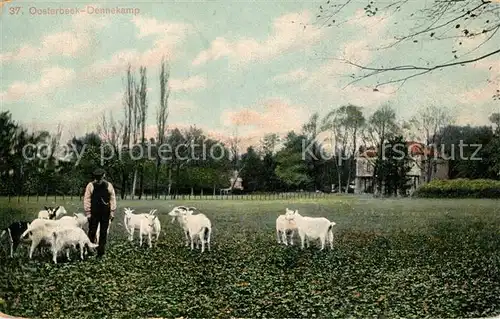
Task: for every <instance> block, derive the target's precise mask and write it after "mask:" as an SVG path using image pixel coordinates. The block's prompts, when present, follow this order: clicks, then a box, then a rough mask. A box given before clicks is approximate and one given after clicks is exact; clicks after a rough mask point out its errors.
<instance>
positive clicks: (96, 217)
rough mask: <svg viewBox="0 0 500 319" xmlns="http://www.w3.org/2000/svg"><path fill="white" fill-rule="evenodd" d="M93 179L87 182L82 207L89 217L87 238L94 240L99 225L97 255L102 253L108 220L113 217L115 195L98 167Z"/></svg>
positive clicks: (100, 255) (99, 255)
mask: <svg viewBox="0 0 500 319" xmlns="http://www.w3.org/2000/svg"><path fill="white" fill-rule="evenodd" d="M93 175H94V181H92V182H90V183H88V184H87V187H86V189H85V195H84V197H83V209H84V210H85V215H86V216H87V217H88V219H89V234H88V235H89V239H90V241H91V242H93V243H95V242H96V233H97V226H99V225H100V228H101V229H100V232H99V247H97V257H102V256H103V255H104V247H105V246H106V239H107V235H108V227H109V222H110V221H112V220H113V219H114V217H115V211H116V196H115V190H114V188H113V185H111V183H110V182H108V181H106V180H104V177H105V175H106V172H105V171H104V170H103V169H101V168H98V169H96V170H95V171H94V174H93Z"/></svg>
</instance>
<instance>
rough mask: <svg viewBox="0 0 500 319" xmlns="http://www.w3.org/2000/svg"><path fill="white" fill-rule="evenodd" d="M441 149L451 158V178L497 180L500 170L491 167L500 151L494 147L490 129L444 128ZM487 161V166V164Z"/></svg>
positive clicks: (472, 127)
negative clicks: (489, 161) (489, 160)
mask: <svg viewBox="0 0 500 319" xmlns="http://www.w3.org/2000/svg"><path fill="white" fill-rule="evenodd" d="M438 134H439V139H440V144H439V148H438V150H439V151H440V152H444V153H445V154H446V157H447V158H449V159H450V162H449V163H450V171H449V175H450V178H469V179H477V178H487V179H492V178H497V177H498V172H499V170H492V168H493V167H495V165H494V163H492V164H493V165H488V164H489V163H487V161H488V159H491V160H494V158H495V157H496V156H498V155H496V154H498V153H499V149H498V148H495V146H494V145H495V143H498V142H496V141H495V134H494V132H493V130H492V128H491V127H490V126H456V125H449V126H446V127H444V128H443V129H442V130H441V131H440V132H439V133H438ZM485 162H486V163H485Z"/></svg>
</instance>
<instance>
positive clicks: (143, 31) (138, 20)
mask: <svg viewBox="0 0 500 319" xmlns="http://www.w3.org/2000/svg"><path fill="white" fill-rule="evenodd" d="M132 22H133V23H134V25H135V26H136V27H137V29H139V34H138V35H137V37H138V38H144V37H147V36H151V35H162V36H163V37H168V38H169V39H173V38H177V40H178V41H179V40H182V39H183V37H184V34H185V33H186V31H187V30H188V29H189V28H190V27H189V25H187V24H184V23H175V22H160V21H158V20H156V19H154V18H145V17H142V16H136V17H134V18H133V19H132Z"/></svg>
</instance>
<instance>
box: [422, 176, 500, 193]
mask: <svg viewBox="0 0 500 319" xmlns="http://www.w3.org/2000/svg"><path fill="white" fill-rule="evenodd" d="M414 196H415V197H423V198H500V181H497V180H491V179H464V178H459V179H450V180H433V181H431V182H430V183H427V184H424V185H422V186H421V187H419V188H418V189H417V190H416V192H415V193H414Z"/></svg>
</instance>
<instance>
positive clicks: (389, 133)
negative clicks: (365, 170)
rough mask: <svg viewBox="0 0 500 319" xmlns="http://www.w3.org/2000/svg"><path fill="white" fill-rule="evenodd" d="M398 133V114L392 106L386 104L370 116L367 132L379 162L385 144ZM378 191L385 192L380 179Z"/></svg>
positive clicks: (377, 184) (381, 159) (382, 155)
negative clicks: (375, 147)
mask: <svg viewBox="0 0 500 319" xmlns="http://www.w3.org/2000/svg"><path fill="white" fill-rule="evenodd" d="M398 131H399V127H398V125H397V120H396V112H395V110H394V109H393V108H392V107H391V106H389V105H387V104H384V105H382V106H381V107H379V108H378V109H377V110H376V111H375V113H373V114H372V115H371V116H370V118H369V120H368V127H367V130H366V132H367V136H368V139H369V141H370V142H371V144H372V145H376V146H377V149H378V151H377V160H378V161H379V162H381V161H383V157H384V148H383V146H384V144H385V142H386V141H387V140H389V139H390V138H393V137H394V136H395V135H396V134H397V132H398ZM376 191H377V192H378V193H382V192H383V184H382V183H381V182H380V179H379V180H378V182H377V183H376Z"/></svg>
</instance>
